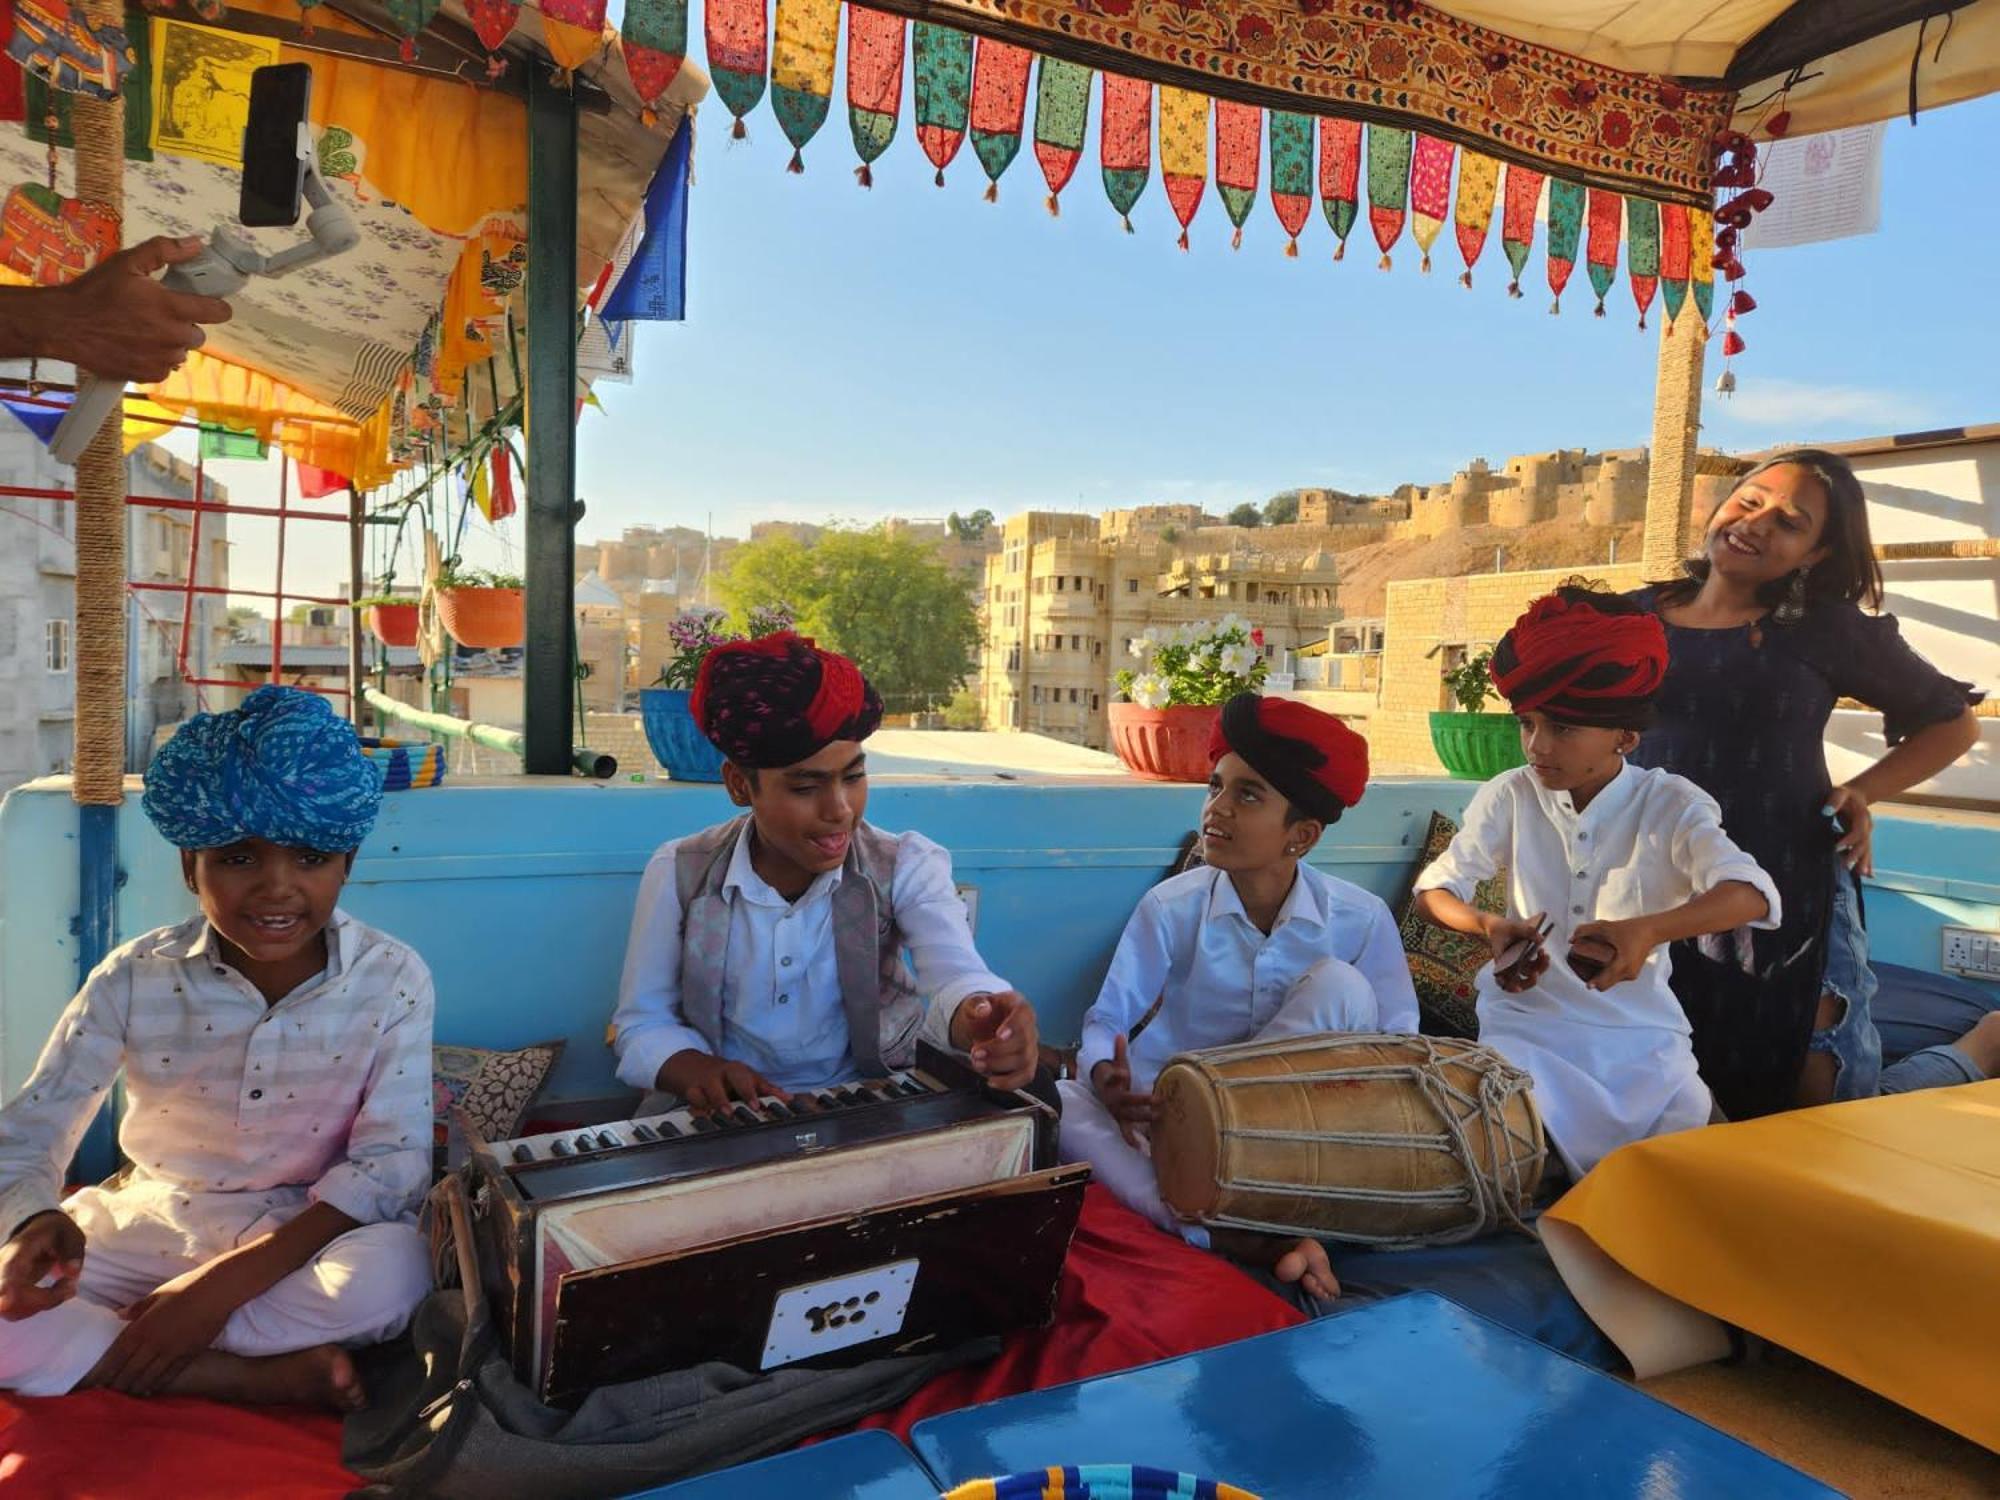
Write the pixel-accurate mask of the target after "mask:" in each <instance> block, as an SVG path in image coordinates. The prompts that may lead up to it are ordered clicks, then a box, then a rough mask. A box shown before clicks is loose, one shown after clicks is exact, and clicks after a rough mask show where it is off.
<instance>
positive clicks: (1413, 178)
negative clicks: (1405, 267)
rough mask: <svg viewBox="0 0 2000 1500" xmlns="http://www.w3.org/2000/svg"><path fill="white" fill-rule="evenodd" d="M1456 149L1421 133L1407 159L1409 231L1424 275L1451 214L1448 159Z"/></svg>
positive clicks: (1429, 271)
mask: <svg viewBox="0 0 2000 1500" xmlns="http://www.w3.org/2000/svg"><path fill="white" fill-rule="evenodd" d="M1456 151H1457V148H1456V147H1455V146H1453V145H1452V143H1451V142H1450V141H1442V140H1439V139H1438V138H1437V137H1436V136H1434V135H1420V136H1418V137H1417V148H1416V154H1415V155H1414V156H1413V157H1412V158H1411V161H1410V217H1411V220H1412V223H1411V232H1412V233H1413V234H1414V236H1415V237H1416V241H1417V248H1418V249H1419V250H1421V251H1422V252H1423V256H1424V262H1423V266H1422V268H1421V269H1422V270H1423V273H1424V274H1425V275H1426V276H1428V275H1430V274H1431V246H1432V245H1435V244H1436V243H1437V237H1438V232H1439V231H1440V230H1442V229H1443V228H1444V221H1445V220H1446V219H1448V218H1450V217H1451V159H1452V156H1453V155H1454V154H1455V153H1456ZM1384 248H1387V247H1384Z"/></svg>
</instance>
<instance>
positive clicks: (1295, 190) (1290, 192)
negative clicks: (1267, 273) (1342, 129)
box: [1268, 109, 1313, 256]
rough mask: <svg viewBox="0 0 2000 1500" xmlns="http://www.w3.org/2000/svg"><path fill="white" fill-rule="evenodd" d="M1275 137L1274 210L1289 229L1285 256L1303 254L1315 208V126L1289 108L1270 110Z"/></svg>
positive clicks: (1272, 197)
mask: <svg viewBox="0 0 2000 1500" xmlns="http://www.w3.org/2000/svg"><path fill="white" fill-rule="evenodd" d="M1268 115H1269V118H1270V122H1271V123H1270V134H1271V209H1272V211H1273V212H1274V213H1276V214H1277V216H1278V222H1279V224H1281V225H1283V226H1284V230H1285V235H1286V239H1285V254H1287V255H1293V256H1295V255H1297V254H1298V253H1299V236H1300V235H1302V234H1304V233H1305V229H1306V221H1307V220H1309V219H1310V218H1311V217H1312V206H1313V197H1312V195H1313V125H1312V120H1311V118H1310V117H1309V116H1306V115H1301V114H1295V113H1293V112H1292V111H1291V110H1288V109H1274V110H1270V111H1268Z"/></svg>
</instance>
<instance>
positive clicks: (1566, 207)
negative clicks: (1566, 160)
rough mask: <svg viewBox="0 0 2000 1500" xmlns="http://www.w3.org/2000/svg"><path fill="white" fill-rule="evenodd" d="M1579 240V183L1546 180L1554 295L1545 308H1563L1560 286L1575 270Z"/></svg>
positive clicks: (1580, 184)
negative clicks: (1553, 299)
mask: <svg viewBox="0 0 2000 1500" xmlns="http://www.w3.org/2000/svg"><path fill="white" fill-rule="evenodd" d="M1582 240H1583V184H1582V183H1580V182H1565V181H1564V180H1563V179H1562V178H1560V177H1551V178H1550V179H1549V290H1550V291H1552V292H1554V293H1555V294H1556V300H1555V301H1554V302H1553V303H1551V304H1550V306H1549V311H1550V312H1552V313H1559V312H1561V311H1562V310H1563V288H1564V287H1566V286H1568V285H1569V273H1570V272H1571V271H1573V270H1575V269H1576V252H1577V247H1578V245H1579V244H1581V242H1582Z"/></svg>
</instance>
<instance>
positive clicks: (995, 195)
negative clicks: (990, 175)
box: [985, 182, 1000, 203]
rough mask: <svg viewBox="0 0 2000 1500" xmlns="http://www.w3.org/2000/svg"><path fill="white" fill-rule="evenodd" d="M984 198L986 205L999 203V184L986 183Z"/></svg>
mask: <svg viewBox="0 0 2000 1500" xmlns="http://www.w3.org/2000/svg"><path fill="white" fill-rule="evenodd" d="M985 197H986V201H987V202H988V203H998V202H999V201H1000V184H999V183H997V182H989V183H987V184H986V194H985Z"/></svg>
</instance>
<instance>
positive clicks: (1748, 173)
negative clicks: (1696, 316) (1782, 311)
mask: <svg viewBox="0 0 2000 1500" xmlns="http://www.w3.org/2000/svg"><path fill="white" fill-rule="evenodd" d="M1791 123H1792V116H1791V111H1790V110H1787V109H1785V108H1784V107H1783V100H1782V99H1780V100H1779V108H1778V110H1777V112H1776V113H1775V114H1773V115H1772V116H1771V117H1770V118H1769V119H1767V120H1766V121H1765V122H1764V130H1765V132H1766V133H1767V134H1769V135H1770V136H1771V137H1772V139H1774V140H1781V139H1783V138H1784V135H1785V132H1786V131H1787V130H1789V129H1790V128H1791ZM1715 161H1716V167H1715V187H1716V191H1717V193H1718V195H1720V194H1722V193H1724V192H1730V191H1732V190H1734V196H1732V197H1728V198H1720V197H1718V201H1717V203H1716V207H1715V272H1716V274H1717V275H1718V276H1720V277H1721V278H1722V279H1723V281H1724V283H1725V284H1726V285H1727V286H1728V288H1729V301H1728V302H1727V304H1725V306H1724V310H1723V314H1722V359H1723V365H1722V373H1721V374H1720V375H1719V376H1717V377H1716V381H1715V388H1716V390H1718V391H1720V392H1721V393H1722V394H1723V395H1725V396H1726V395H1729V394H1730V393H1731V392H1733V391H1734V390H1735V389H1736V370H1735V367H1734V366H1733V365H1731V364H1730V363H1729V361H1731V360H1733V359H1734V358H1735V357H1736V356H1737V355H1739V354H1741V353H1742V352H1743V351H1744V350H1745V349H1746V348H1748V347H1749V346H1748V345H1747V344H1745V343H1744V341H1743V335H1742V334H1741V333H1739V332H1738V331H1737V328H1736V322H1737V319H1739V318H1742V317H1745V316H1747V315H1748V314H1750V313H1753V312H1755V311H1756V310H1757V299H1756V298H1755V297H1753V296H1751V295H1750V292H1749V289H1748V288H1746V287H1743V286H1741V285H1739V283H1740V282H1741V281H1742V280H1743V279H1744V277H1745V276H1746V275H1747V274H1748V272H1747V270H1746V268H1745V266H1744V264H1743V251H1744V243H1743V234H1744V231H1746V230H1747V229H1749V227H1750V225H1751V222H1752V221H1753V220H1754V219H1755V218H1756V217H1757V215H1758V214H1761V213H1762V212H1764V210H1765V209H1767V208H1769V207H1770V206H1771V204H1772V202H1773V201H1774V199H1773V197H1772V194H1771V190H1770V189H1769V188H1767V187H1763V186H1762V185H1761V178H1762V176H1763V168H1762V165H1761V164H1760V163H1759V161H1758V158H1757V143H1756V142H1755V141H1753V140H1751V139H1750V137H1749V136H1747V135H1744V134H1743V133H1742V132H1741V131H1735V130H1730V131H1724V132H1722V133H1721V134H1720V135H1718V136H1717V137H1716V138H1715Z"/></svg>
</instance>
